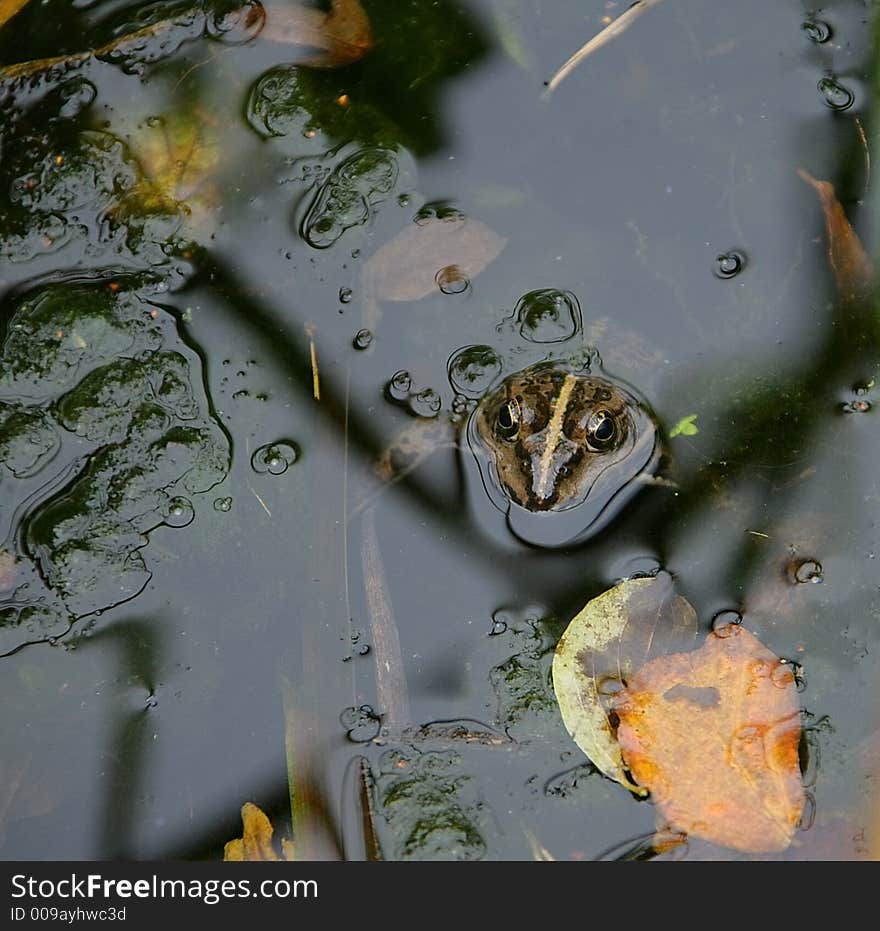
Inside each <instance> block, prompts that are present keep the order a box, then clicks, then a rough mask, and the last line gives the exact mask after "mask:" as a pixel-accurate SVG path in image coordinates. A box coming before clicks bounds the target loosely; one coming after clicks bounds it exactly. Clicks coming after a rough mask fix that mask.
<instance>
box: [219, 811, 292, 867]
mask: <svg viewBox="0 0 880 931" xmlns="http://www.w3.org/2000/svg"><path fill="white" fill-rule="evenodd" d="M241 823H242V827H243V830H242V836H241V837H236V838H235V839H234V840H231V841H228V842H227V843H226V845H225V846H224V848H223V859H224V860H257V861H265V860H293V859H294V850H293V844H292V843H291V842H290V841H288V840H282V841H281V856H280V857H279V856H278V854H277V853H276V852H275V848H274V847H273V846H272V834H273V830H272V822H271V821H269V819H268V818H267V817H266V815H265V814H264V812H263V810H262V809H261V808H259V807H257V806H256V805H254V803H253V802H245V803H244V805H242V806H241Z"/></svg>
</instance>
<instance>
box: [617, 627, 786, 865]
mask: <svg viewBox="0 0 880 931" xmlns="http://www.w3.org/2000/svg"><path fill="white" fill-rule="evenodd" d="M614 710H615V711H616V713H617V716H618V718H619V722H620V723H619V726H618V730H617V739H618V741H619V744H620V749H621V752H622V755H623V759H624V760H625V762H626V765H627V766H628V767H629V770H630V772H631V774H632V776H633V778H634V779H635V780H636V782H637V783H638V784H639V785H641V786H644V787H645V788H646V789H648V790H649V791H650V793H651V797H652V799H653V800H654V802H655V803H656V805H657V807H658V809H659V812H660V814H661V815H662V817H663V818H664V819H665V822H666V824H665V826H666V827H667V828H668V829H669V830H672V831H681V832H684V833H687V834H693V835H695V836H698V837H703V838H705V839H706V840H709V841H712V842H713V843H716V844H721V845H722V846H725V847H733V848H735V849H737V850H745V851H752V852H766V851H773V850H784V849H785V848H786V847H787V846H788V845H789V843H790V842H791V838H792V836H793V834H794V832H795V830H796V828H797V826H798V823H799V821H800V817H801V812H802V810H803V806H804V789H803V785H802V783H801V775H800V768H799V764H798V744H799V742H800V736H801V719H800V704H799V701H798V696H797V688H796V685H795V679H794V674H793V673H792V671H791V669H790V668H789V667H788V666H787V665H785V664H784V663H783V662H782V661H781V660H780V659H779V657H778V656H776V655H775V654H774V653H772V652H771V651H770V650H768V649H767V648H766V647H765V646H764V645H763V644H762V643H761V642H760V640H758V638H757V637H755V636H754V635H753V634H751V633H749V632H748V631H747V630H745V629H743V628H742V627H737V626H734V625H731V626H729V627H725V628H723V629H722V630H721V631H718V632H717V633H711V634H709V635H708V637H707V638H706V642H705V643H704V645H703V646H702V647H700V648H699V649H698V650H694V651H692V652H690V653H677V654H671V655H669V656H660V657H658V658H656V659H654V660H651V661H650V662H648V663H647V664H646V665H645V666H643V667H642V668H641V669H640V670H639V671H638V672H636V673H635V674H634V675H632V676H630V677H629V679H628V681H627V686H626V688H625V689H624V690H623V691H622V692H620V693H619V694H618V695H617V696H616V697H615V700H614Z"/></svg>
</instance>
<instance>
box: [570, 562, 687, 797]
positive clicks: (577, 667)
mask: <svg viewBox="0 0 880 931" xmlns="http://www.w3.org/2000/svg"><path fill="white" fill-rule="evenodd" d="M696 631H697V616H696V612H695V611H694V609H693V608H692V607H691V605H690V603H689V602H688V601H687V600H686V599H685V598H683V597H682V596H681V595H678V594H676V593H675V590H674V587H673V583H672V578H671V576H669V574H668V573H660V574H658V575H657V576H656V577H653V578H642V579H628V580H626V581H624V582H621V583H620V584H619V585H616V586H615V587H614V588H612V589H609V590H608V591H607V592H603V593H602V594H601V595H599V596H598V597H597V598H593V599H592V601H589V602H587V605H586V607H584V609H583V610H582V611H581V612H580V613H579V614H578V615H577V616H576V617H575V618H574V619H573V620H572V622H571V623H570V624H569V625H568V627H567V628H566V630H565V633H564V634H563V635H562V637H561V638H560V640H559V643H558V645H557V647H556V653H555V655H554V657H553V689H554V691H555V693H556V700H557V701H558V702H559V710H560V712H561V713H562V720H563V722H564V724H565V727H566V729H567V730H568V732H569V734H571V736H572V739H573V740H574V742H575V743H576V744H577V745H578V746H579V747H580V748H581V750H583V751H584V753H586V755H587V756H588V757H589V758H590V760H591V761H592V763H593V765H594V766H596V767H598V769H599V770H601V771H602V772H603V773H604V774H605V775H606V776H609V777H610V778H611V779H616V780H617V781H618V782H619V783H621V785H624V786H626V787H627V788H630V789H632V788H633V784H632V780H631V779H630V778H629V775H628V773H627V765H626V763H625V762H624V759H623V757H622V756H621V753H620V747H619V745H618V742H617V738H616V737H615V735H614V730H613V728H612V726H611V723H610V722H609V720H608V713H607V710H606V704H607V703H608V702H609V701H610V698H611V696H612V695H613V694H614V692H615V691H617V690H619V689H620V688H622V687H623V683H624V681H626V680H627V679H628V677H629V675H630V673H631V672H632V671H633V670H634V669H636V668H637V667H638V666H639V665H641V664H642V663H644V662H645V661H646V659H647V658H648V657H649V656H652V655H657V654H658V653H662V652H664V650H669V649H683V648H685V647H686V646H687V645H688V644H690V643H692V642H693V640H694V637H695V636H696ZM636 791H638V790H636ZM640 794H641V793H640Z"/></svg>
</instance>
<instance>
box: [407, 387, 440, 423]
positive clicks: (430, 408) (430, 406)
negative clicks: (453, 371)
mask: <svg viewBox="0 0 880 931" xmlns="http://www.w3.org/2000/svg"><path fill="white" fill-rule="evenodd" d="M442 403H443V402H442V400H441V398H440V395H439V394H437V392H436V391H435V390H434V389H433V388H425V390H424V391H420V392H419V393H418V394H415V395H413V396H412V397H411V398H410V400H409V409H410V410H411V411H412V412H413V413H414V414H415V415H416V416H417V417H436V416H437V414H439V413H440V408H441V406H442Z"/></svg>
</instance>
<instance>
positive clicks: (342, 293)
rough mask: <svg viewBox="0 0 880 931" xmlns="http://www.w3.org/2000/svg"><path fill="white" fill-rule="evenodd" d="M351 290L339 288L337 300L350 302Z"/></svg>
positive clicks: (343, 302)
mask: <svg viewBox="0 0 880 931" xmlns="http://www.w3.org/2000/svg"><path fill="white" fill-rule="evenodd" d="M352 296H353V292H352V290H351V288H340V289H339V302H340V303H341V304H349V303H351V299H352Z"/></svg>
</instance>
